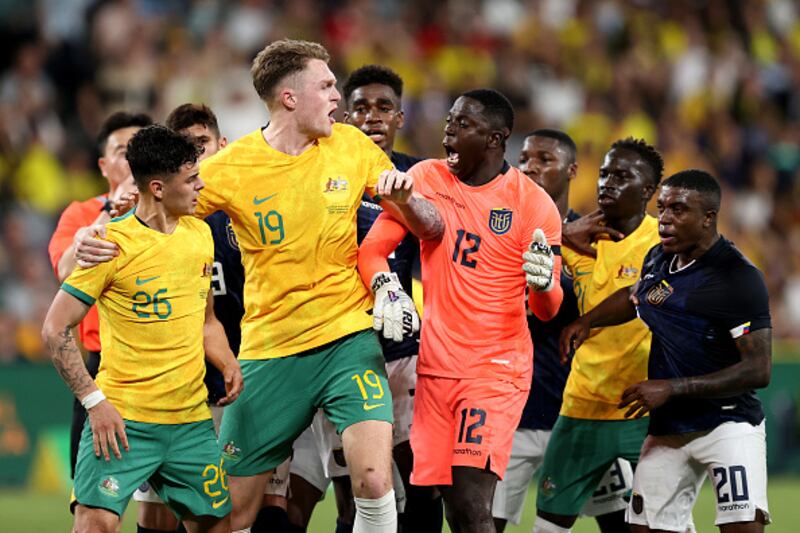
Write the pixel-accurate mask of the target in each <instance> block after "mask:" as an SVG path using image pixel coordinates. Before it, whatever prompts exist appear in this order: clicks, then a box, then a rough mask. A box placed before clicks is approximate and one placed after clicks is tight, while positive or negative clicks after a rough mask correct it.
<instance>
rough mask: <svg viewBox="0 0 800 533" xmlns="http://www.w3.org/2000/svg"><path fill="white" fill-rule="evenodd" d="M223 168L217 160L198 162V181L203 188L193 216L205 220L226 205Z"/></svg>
mask: <svg viewBox="0 0 800 533" xmlns="http://www.w3.org/2000/svg"><path fill="white" fill-rule="evenodd" d="M224 172H225V170H224V167H223V165H221V164H220V163H219V162H218V158H216V157H210V158H208V159H204V160H203V161H201V162H200V179H202V180H203V182H204V183H205V187H203V190H201V191H200V197H199V198H198V200H197V209H195V212H194V216H195V217H197V218H205V217H207V216H208V215H210V214H212V213H214V212H216V211H219V210H220V209H222V207H223V206H224V205H225V204H226V203H227V202H226V193H227V185H226V182H229V181H230V180H226V179H224Z"/></svg>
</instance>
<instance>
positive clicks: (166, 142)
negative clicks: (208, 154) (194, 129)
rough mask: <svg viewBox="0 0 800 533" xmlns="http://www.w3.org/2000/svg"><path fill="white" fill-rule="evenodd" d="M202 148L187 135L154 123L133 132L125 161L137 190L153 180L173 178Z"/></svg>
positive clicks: (193, 161)
mask: <svg viewBox="0 0 800 533" xmlns="http://www.w3.org/2000/svg"><path fill="white" fill-rule="evenodd" d="M201 151H202V149H201V148H200V147H199V146H197V144H195V142H194V140H193V139H192V138H191V137H189V136H188V135H184V134H182V133H178V132H176V131H173V130H171V129H169V128H167V127H165V126H161V125H159V124H154V125H152V126H147V127H146V128H142V129H140V130H139V131H137V132H136V134H135V135H134V136H133V137H131V140H130V142H128V149H127V152H126V154H125V158H126V159H127V160H128V165H130V167H131V173H133V179H134V181H136V186H137V187H139V190H140V191H144V190H146V189H147V184H148V183H150V181H152V180H153V179H155V178H161V179H164V180H165V181H168V180H170V179H172V177H173V176H175V174H177V173H178V172H180V170H181V167H182V166H183V165H185V164H187V163H195V162H196V161H197V160H198V159H199V158H200V154H201Z"/></svg>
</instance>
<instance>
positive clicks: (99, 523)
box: [72, 505, 120, 533]
mask: <svg viewBox="0 0 800 533" xmlns="http://www.w3.org/2000/svg"><path fill="white" fill-rule="evenodd" d="M119 522H120V517H119V515H117V514H116V513H113V512H111V511H109V510H107V509H98V508H94V507H86V506H84V505H77V506H76V507H75V523H74V524H73V528H72V531H75V532H78V533H82V532H84V531H92V532H102V533H116V531H117V530H118V529H119Z"/></svg>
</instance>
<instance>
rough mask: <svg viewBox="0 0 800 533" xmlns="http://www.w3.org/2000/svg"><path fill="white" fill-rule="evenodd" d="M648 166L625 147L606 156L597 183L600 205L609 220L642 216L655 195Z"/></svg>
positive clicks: (613, 150) (615, 149)
mask: <svg viewBox="0 0 800 533" xmlns="http://www.w3.org/2000/svg"><path fill="white" fill-rule="evenodd" d="M653 189H654V184H653V180H652V179H651V178H650V173H649V167H648V166H647V163H645V161H644V160H643V159H642V157H641V156H640V155H639V154H637V153H636V152H634V151H633V150H628V149H625V148H614V149H612V150H611V151H609V152H608V153H607V154H606V157H605V159H604V160H603V166H601V167H600V177H599V178H598V180H597V204H598V206H599V207H600V210H601V211H602V212H603V214H604V215H605V216H606V217H607V218H609V219H622V218H628V217H632V216H635V215H637V214H639V213H642V212H643V210H644V208H645V205H646V204H647V201H648V200H649V199H650V196H652V194H653Z"/></svg>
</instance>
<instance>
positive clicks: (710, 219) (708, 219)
mask: <svg viewBox="0 0 800 533" xmlns="http://www.w3.org/2000/svg"><path fill="white" fill-rule="evenodd" d="M716 224H717V212H716V211H715V210H714V209H709V210H707V211H706V216H705V217H703V227H704V228H711V227H714V226H716Z"/></svg>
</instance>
